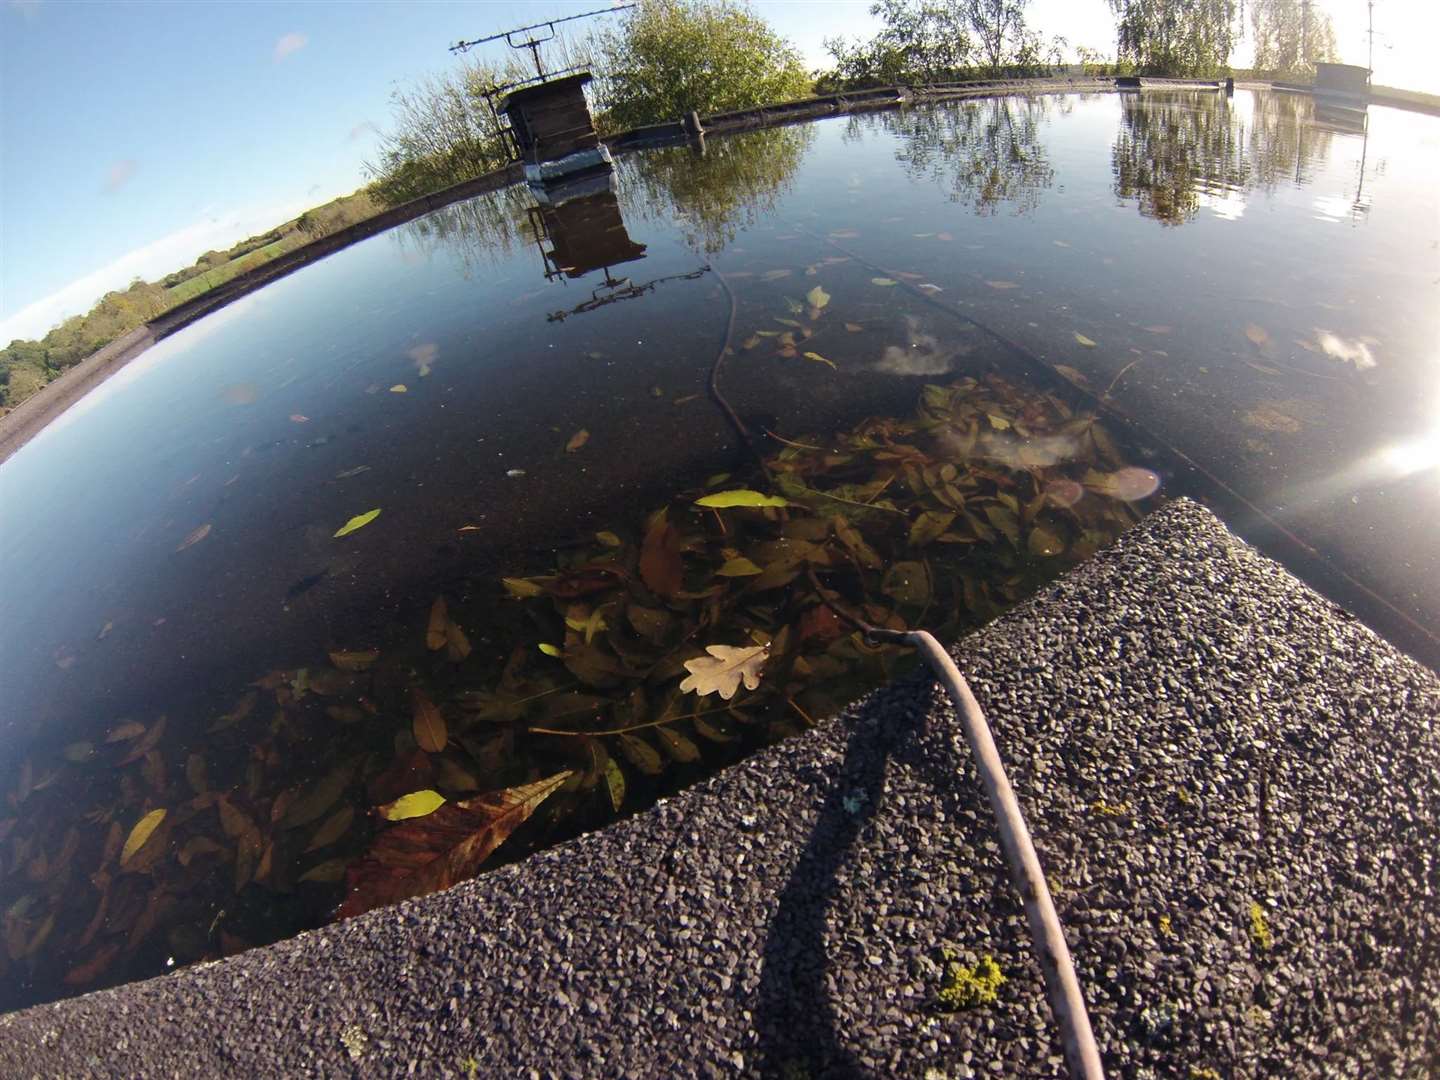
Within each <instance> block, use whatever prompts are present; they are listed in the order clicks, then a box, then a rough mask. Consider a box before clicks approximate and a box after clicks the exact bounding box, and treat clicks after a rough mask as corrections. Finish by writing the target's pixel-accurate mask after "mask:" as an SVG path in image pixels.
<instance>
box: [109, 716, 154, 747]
mask: <svg viewBox="0 0 1440 1080" xmlns="http://www.w3.org/2000/svg"><path fill="white" fill-rule="evenodd" d="M144 734H145V725H144V724H142V723H140V722H139V721H136V720H132V721H130V722H129V723H128V724H121V725H120V726H119V727H117V728H115V729H114V730H113V731H111V732H110V734H108V735H106V736H105V741H106V742H107V743H112V742H124V741H125V740H126V739H133V738H135V737H136V736H137V735H144Z"/></svg>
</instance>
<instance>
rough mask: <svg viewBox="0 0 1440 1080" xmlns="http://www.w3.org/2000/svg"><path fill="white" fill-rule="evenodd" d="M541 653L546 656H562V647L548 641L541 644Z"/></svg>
mask: <svg viewBox="0 0 1440 1080" xmlns="http://www.w3.org/2000/svg"><path fill="white" fill-rule="evenodd" d="M540 651H541V652H543V653H544V654H545V655H546V656H559V655H561V651H560V646H558V645H551V644H550V643H549V642H548V641H542V642H541V643H540Z"/></svg>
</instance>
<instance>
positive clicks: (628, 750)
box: [620, 734, 665, 776]
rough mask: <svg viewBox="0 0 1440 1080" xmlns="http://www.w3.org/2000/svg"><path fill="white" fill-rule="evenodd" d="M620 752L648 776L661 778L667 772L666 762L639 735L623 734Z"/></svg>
mask: <svg viewBox="0 0 1440 1080" xmlns="http://www.w3.org/2000/svg"><path fill="white" fill-rule="evenodd" d="M620 752H621V753H622V754H624V755H625V756H626V757H627V758H628V759H629V760H630V764H631V765H634V766H635V767H636V768H637V769H639V770H640V771H641V772H643V773H644V774H645V775H646V776H659V775H660V774H661V773H662V772H664V771H665V762H664V761H662V760H661V758H660V753H659V751H658V750H656V749H655V748H654V747H653V746H651V745H650V744H649V743H648V742H646V741H645V740H644V739H642V738H640V737H639V736H638V735H624V734H622V735H621V736H620Z"/></svg>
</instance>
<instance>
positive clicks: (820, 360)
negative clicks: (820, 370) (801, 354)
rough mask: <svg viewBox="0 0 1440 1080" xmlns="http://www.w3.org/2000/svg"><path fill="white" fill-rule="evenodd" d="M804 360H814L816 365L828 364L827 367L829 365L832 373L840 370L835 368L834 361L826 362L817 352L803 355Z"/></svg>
mask: <svg viewBox="0 0 1440 1080" xmlns="http://www.w3.org/2000/svg"><path fill="white" fill-rule="evenodd" d="M805 359H806V360H814V361H815V362H816V363H817V364H829V365H830V369H831V370H832V371H839V370H840V368H839V367H837V366H836V364H835V361H834V360H827V359H826V358H825V357H823V356H821V355H820V354H819V353H818V352H807V353H806V354H805Z"/></svg>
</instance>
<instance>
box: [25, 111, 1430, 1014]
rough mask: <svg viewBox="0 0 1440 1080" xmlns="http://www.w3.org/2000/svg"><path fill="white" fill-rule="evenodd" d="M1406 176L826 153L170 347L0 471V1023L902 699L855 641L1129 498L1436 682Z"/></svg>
mask: <svg viewBox="0 0 1440 1080" xmlns="http://www.w3.org/2000/svg"><path fill="white" fill-rule="evenodd" d="M1437 158H1440V121H1437V120H1434V119H1430V118H1425V117H1417V116H1411V115H1407V114H1403V113H1398V112H1394V111H1391V110H1386V109H1378V108H1372V109H1371V110H1370V114H1369V116H1368V117H1365V116H1364V115H1363V114H1359V115H1358V116H1357V115H1355V114H1347V115H1335V114H1327V113H1325V112H1323V111H1322V110H1320V109H1318V108H1317V107H1316V106H1315V105H1314V104H1313V103H1312V102H1311V100H1310V99H1309V98H1305V97H1298V96H1285V95H1279V94H1261V93H1255V94H1250V93H1241V94H1239V95H1237V96H1236V97H1235V98H1234V99H1233V100H1227V99H1225V98H1224V97H1222V96H1219V95H1217V94H1213V93H1156V94H1150V93H1146V94H1144V95H1126V96H1117V95H1094V96H1086V95H1079V96H1075V95H1070V96H1053V97H1036V98H1025V97H1015V98H1002V99H994V100H976V101H968V102H964V103H956V104H950V105H944V106H934V107H926V108H920V109H913V110H905V111H900V112H891V113H879V114H874V115H865V116H855V117H850V118H841V119H835V120H828V121H823V122H820V123H816V124H813V125H809V126H802V127H789V128H782V129H777V130H771V131H762V132H755V133H751V134H747V135H743V136H736V137H732V138H728V139H711V140H709V144H708V146H707V147H706V149H705V152H704V153H699V152H697V151H695V150H691V149H689V148H670V149H661V150H653V151H644V152H639V153H635V154H632V155H628V156H625V157H623V158H621V160H620V161H619V162H618V163H617V167H616V172H615V175H614V177H613V180H612V182H610V183H602V184H597V185H594V186H593V187H592V188H591V189H588V190H584V191H579V192H577V193H575V194H574V195H573V197H571V198H569V199H566V200H560V201H550V202H545V203H539V202H537V201H536V199H535V198H534V197H533V196H532V195H531V194H530V193H529V192H528V191H527V190H525V189H523V188H521V189H511V190H507V191H502V192H499V193H496V194H493V195H486V196H482V197H479V198H476V199H472V200H469V201H467V202H462V203H457V204H454V205H451V206H449V207H446V208H444V209H442V210H438V211H436V212H434V213H432V214H429V215H427V216H426V217H423V218H420V219H418V220H416V221H414V222H412V223H410V224H408V225H405V226H402V227H400V228H398V229H396V230H394V231H392V232H389V233H386V234H382V235H379V236H376V237H374V238H371V239H369V240H366V241H363V242H361V243H359V244H357V245H355V246H354V247H352V248H349V249H347V250H345V251H342V252H340V253H338V254H336V255H333V256H331V257H329V258H326V259H325V260H323V261H321V262H318V263H316V264H314V265H312V266H310V267H307V268H306V269H304V270H301V271H299V272H297V273H295V274H293V275H292V276H290V277H288V278H285V279H283V280H281V281H279V282H277V283H275V284H272V285H270V286H267V287H266V288H264V289H263V290H261V291H259V292H256V293H253V294H251V295H249V296H248V297H246V298H245V299H243V300H241V301H239V302H237V303H235V304H232V305H231V306H229V307H227V308H225V309H224V310H223V311H221V312H219V313H218V314H214V315H211V316H209V317H207V318H205V319H204V320H202V321H200V322H199V323H196V324H195V325H193V326H191V327H189V328H188V329H186V330H183V331H181V332H180V333H178V334H176V335H175V336H173V337H172V338H169V339H167V340H165V341H164V342H162V343H161V344H159V345H157V346H155V347H154V348H152V349H151V350H150V351H149V352H147V353H145V354H144V355H143V356H141V357H140V358H139V359H138V360H136V361H134V362H133V363H131V364H130V365H129V366H128V367H126V368H124V369H123V370H122V371H121V372H120V373H119V374H117V375H115V376H114V377H112V378H111V379H109V380H108V381H107V382H105V383H104V384H103V385H101V386H100V387H99V388H98V389H97V390H96V391H94V392H93V393H91V394H90V395H89V396H88V397H87V398H85V399H84V400H82V401H81V402H80V403H79V404H78V405H76V406H75V407H73V408H72V409H70V410H69V411H68V412H67V413H66V414H64V415H63V416H62V417H61V418H60V419H59V420H57V421H56V422H55V423H53V424H52V425H50V427H49V428H47V429H46V430H45V431H44V432H42V433H41V434H40V435H39V436H38V437H37V438H35V439H34V440H33V441H32V442H31V443H29V444H28V445H26V446H25V447H24V448H23V449H22V450H21V451H19V452H18V453H17V454H16V455H15V456H14V457H13V458H11V459H10V460H9V461H7V462H6V463H4V465H3V466H0V500H3V505H4V507H5V528H4V530H3V533H0V575H3V576H0V590H3V595H4V597H5V604H6V619H5V620H4V623H3V627H0V635H3V638H0V641H3V658H4V668H3V670H4V672H5V684H4V688H5V695H4V706H3V713H0V795H3V806H0V911H3V912H4V922H3V935H4V941H3V944H0V986H3V987H4V991H3V993H0V1008H11V1007H16V1006H20V1005H24V1004H27V1003H31V1002H35V1001H41V1000H46V999H51V998H55V997H59V996H63V995H66V994H72V993H77V992H80V991H83V990H86V989H91V988H95V987H99V986H104V985H109V984H113V983H116V982H120V981H125V980H128V979H133V978H138V977H143V976H146V975H149V974H155V973H159V972H163V971H165V970H167V969H168V968H170V967H173V966H174V965H177V964H186V963H192V962H194V961H197V960H201V959H205V958H213V957H217V956H222V955H226V954H229V953H233V952H236V951H239V950H242V949H245V948H248V947H251V946H254V945H257V944H262V943H265V942H269V941H273V940H276V939H278V938H281V937H284V936H286V935H289V934H292V933H294V932H296V931H298V930H300V929H304V928H306V927H312V926H316V925H320V924H322V923H324V922H326V921H328V920H330V919H332V918H334V917H336V916H337V914H338V915H340V916H347V915H351V914H355V913H358V912H361V911H364V910H368V909H370V908H373V907H376V906H378V905H381V904H384V903H389V902H392V901H394V900H397V899H401V898H404V897H407V896H412V895H418V894H420V893H423V892H426V891H431V890H434V889H437V888H442V887H445V886H446V885H449V884H452V883H453V882H454V881H456V880H459V879H460V878H462V877H464V876H468V875H469V874H471V873H473V872H475V871H476V869H478V868H479V866H480V864H481V863H482V862H486V864H487V865H489V864H491V863H494V862H496V861H499V860H502V859H506V858H514V857H517V856H519V855H520V854H523V853H524V852H526V851H529V850H533V849H534V848H535V847H536V846H539V845H543V844H546V843H552V842H555V841H557V840H559V839H563V838H565V837H568V836H572V835H574V834H576V833H577V832H579V831H581V830H584V829H588V828H593V827H596V826H598V825H602V824H604V823H606V822H607V821H610V820H613V819H614V817H615V816H617V815H619V814H624V813H628V812H631V811H633V810H635V809H638V808H640V807H643V806H645V805H647V804H648V803H650V802H653V801H654V799H655V798H657V797H659V796H660V795H663V794H664V793H666V792H668V791H673V790H675V789H676V788H677V787H679V786H681V785H684V784H686V783H688V782H691V781H693V780H695V779H697V778H699V777H702V776H704V775H706V773H707V772H709V771H711V770H713V769H715V768H717V767H719V766H722V765H724V764H725V763H727V762H730V761H734V760H736V759H737V758H738V757H739V756H741V755H743V754H744V753H746V752H748V751H750V750H753V749H755V748H756V747H759V746H763V745H765V744H767V743H769V742H771V741H773V740H775V739H777V738H781V737H784V736H785V735H787V734H790V733H793V732H796V731H799V730H802V729H804V728H806V727H808V726H810V725H812V724H814V723H816V722H817V721H819V720H821V719H823V718H825V717H827V716H830V715H833V714H834V713H835V712H836V711H837V710H838V709H839V708H840V707H841V706H843V705H844V704H845V703H847V702H848V701H850V700H853V699H854V698H855V697H856V696H858V695H859V694H861V693H863V692H864V691H865V690H866V689H868V688H870V687H873V686H875V685H877V684H878V683H880V682H882V681H884V680H887V679H890V678H893V677H895V676H896V675H898V674H900V673H902V672H903V671H905V670H907V667H906V665H907V658H906V657H905V656H903V655H902V654H900V653H899V652H897V651H896V650H895V649H893V648H889V647H884V648H875V647H870V646H868V645H867V644H866V643H865V642H864V641H863V640H862V639H861V638H860V637H859V636H857V635H856V634H855V633H853V632H852V630H851V627H850V625H849V624H848V623H847V622H846V619H845V610H839V609H840V608H842V607H843V608H845V609H848V610H853V611H856V612H861V613H863V614H864V616H865V617H866V618H867V619H869V620H870V621H871V622H875V623H879V624H886V625H892V626H925V627H928V628H931V629H933V630H936V631H937V632H939V633H942V634H944V635H948V636H950V637H954V636H957V635H959V634H961V633H963V632H965V631H966V630H967V629H969V628H972V627H974V626H976V625H979V624H980V623H982V622H984V621H986V620H988V619H990V618H992V617H993V616H994V615H995V614H997V613H999V612H1001V611H1003V610H1004V609H1005V608H1007V607H1009V606H1011V605H1012V604H1014V603H1015V602H1017V601H1018V600H1020V599H1022V598H1023V597H1024V596H1026V595H1028V594H1030V593H1032V592H1033V591H1034V590H1035V589H1036V588H1038V587H1040V586H1041V585H1043V584H1044V583H1045V582H1046V581H1048V580H1050V579H1052V578H1053V577H1055V576H1056V575H1057V574H1059V573H1061V572H1062V571H1064V570H1065V569H1066V568H1067V567H1069V566H1072V565H1074V564H1075V563H1076V562H1078V561H1080V560H1082V559H1084V558H1086V557H1087V556H1088V555H1089V554H1091V553H1093V552H1094V551H1096V550H1097V549H1099V548H1100V547H1102V546H1104V545H1105V544H1106V543H1108V542H1109V541H1110V540H1112V539H1113V538H1114V537H1115V536H1116V535H1117V534H1118V533H1119V532H1120V531H1121V530H1123V529H1124V528H1125V527H1126V526H1127V525H1128V524H1129V523H1131V522H1133V521H1134V520H1136V518H1137V517H1138V515H1139V514H1141V513H1143V512H1144V511H1145V510H1146V509H1147V508H1148V507H1149V506H1151V505H1153V502H1154V500H1155V499H1157V498H1160V497H1163V495H1164V494H1165V493H1166V492H1176V491H1181V490H1185V491H1192V492H1195V493H1199V494H1202V495H1204V496H1206V497H1209V498H1211V499H1212V500H1213V501H1215V502H1216V503H1217V505H1219V506H1220V507H1221V508H1222V510H1224V511H1225V512H1226V513H1227V516H1229V517H1230V518H1231V519H1232V524H1233V525H1234V526H1235V527H1236V528H1238V529H1240V530H1241V531H1242V532H1244V533H1246V534H1247V535H1253V536H1255V537H1256V538H1257V540H1259V541H1260V542H1265V543H1275V544H1277V545H1279V549H1280V550H1281V551H1282V553H1283V552H1290V551H1292V550H1293V551H1295V552H1299V553H1301V555H1302V556H1304V557H1305V558H1310V557H1311V556H1313V558H1310V561H1308V562H1305V561H1303V560H1302V562H1301V563H1300V564H1299V565H1298V567H1297V568H1298V569H1299V570H1300V571H1301V572H1302V573H1305V574H1307V575H1308V576H1309V577H1310V579H1311V580H1312V581H1314V582H1315V583H1316V584H1317V585H1318V586H1319V587H1321V588H1322V589H1325V590H1328V591H1329V592H1330V594H1331V595H1332V596H1335V597H1336V598H1337V599H1341V600H1343V601H1344V602H1346V603H1347V604H1352V605H1354V606H1356V607H1357V609H1358V610H1360V611H1361V612H1362V614H1364V615H1365V617H1366V618H1369V619H1371V620H1372V621H1374V622H1375V624H1376V625H1379V626H1382V627H1383V628H1384V629H1385V631H1386V632H1387V633H1388V634H1392V635H1394V636H1395V637H1396V639H1397V640H1399V641H1402V642H1403V643H1405V644H1407V646H1408V647H1411V648H1412V649H1414V650H1415V651H1417V652H1418V653H1420V654H1422V655H1427V657H1428V658H1430V659H1431V660H1432V662H1433V658H1434V655H1435V654H1434V653H1430V654H1427V653H1426V652H1425V650H1426V649H1430V648H1433V645H1434V637H1433V636H1432V635H1433V633H1434V627H1435V625H1436V620H1435V614H1436V611H1437V609H1440V586H1437V585H1436V582H1437V581H1440V572H1437V571H1440V567H1437V565H1436V563H1437V543H1436V540H1435V535H1434V531H1433V525H1432V523H1433V521H1434V520H1435V515H1436V510H1437V507H1436V503H1437V500H1440V485H1437V482H1436V475H1437V474H1436V465H1437V463H1440V451H1437V439H1440V401H1437V397H1436V368H1435V364H1436V361H1437V356H1436V354H1435V353H1434V343H1435V341H1436V340H1437V335H1436V329H1437V325H1436V320H1437V312H1440V305H1437V304H1436V302H1435V301H1436V297H1435V291H1436V285H1437V280H1440V264H1437V256H1436V243H1437V236H1436V231H1435V228H1434V223H1435V221H1436V213H1435V208H1436V194H1435V190H1434V188H1433V184H1432V182H1431V180H1432V178H1433V176H1434V175H1435V174H1436V172H1437V169H1436V165H1437ZM1416 222H1430V223H1431V228H1430V229H1429V231H1426V230H1424V229H1417V228H1416V225H1415V223H1416ZM717 358H718V360H719V364H718V370H716V369H717ZM712 370H713V371H715V373H716V374H717V375H718V384H719V390H720V394H719V397H718V398H717V397H715V396H712V395H711V393H710V390H709V387H710V380H711V375H712ZM1378 417H1385V418H1386V426H1385V427H1383V428H1382V427H1380V426H1378V424H1377V418H1378ZM1287 544H1292V545H1293V546H1292V547H1286V546H1285V545H1287ZM822 589H823V590H824V591H823V593H822V591H821V590H822ZM829 599H833V602H834V606H832V605H831V603H828V602H827V600H829ZM842 601H843V603H842ZM497 848H498V850H496V849H497Z"/></svg>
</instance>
